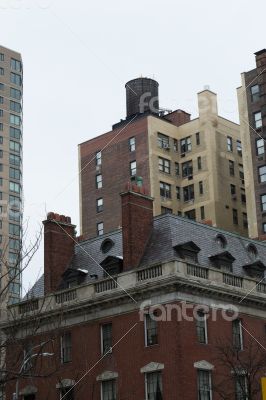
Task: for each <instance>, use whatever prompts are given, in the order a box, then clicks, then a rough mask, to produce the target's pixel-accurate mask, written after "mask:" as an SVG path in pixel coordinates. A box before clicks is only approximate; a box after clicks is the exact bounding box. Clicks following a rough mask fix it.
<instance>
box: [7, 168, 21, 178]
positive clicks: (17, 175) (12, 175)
mask: <svg viewBox="0 0 266 400" xmlns="http://www.w3.org/2000/svg"><path fill="white" fill-rule="evenodd" d="M9 178H11V179H17V180H19V179H20V178H21V173H20V170H19V169H16V168H12V167H10V168H9Z"/></svg>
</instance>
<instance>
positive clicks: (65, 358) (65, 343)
mask: <svg viewBox="0 0 266 400" xmlns="http://www.w3.org/2000/svg"><path fill="white" fill-rule="evenodd" d="M71 353H72V341H71V333H70V332H66V333H64V334H63V335H62V336H61V361H62V363H68V362H70V361H71V359H72V354H71Z"/></svg>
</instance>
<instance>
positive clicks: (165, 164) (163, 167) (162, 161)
mask: <svg viewBox="0 0 266 400" xmlns="http://www.w3.org/2000/svg"><path fill="white" fill-rule="evenodd" d="M170 165H171V164H170V160H167V159H166V158H161V157H159V171H161V172H165V173H166V174H170V172H171V171H170Z"/></svg>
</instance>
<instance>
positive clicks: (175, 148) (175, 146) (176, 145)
mask: <svg viewBox="0 0 266 400" xmlns="http://www.w3.org/2000/svg"><path fill="white" fill-rule="evenodd" d="M174 151H175V152H177V151H178V140H177V139H174Z"/></svg>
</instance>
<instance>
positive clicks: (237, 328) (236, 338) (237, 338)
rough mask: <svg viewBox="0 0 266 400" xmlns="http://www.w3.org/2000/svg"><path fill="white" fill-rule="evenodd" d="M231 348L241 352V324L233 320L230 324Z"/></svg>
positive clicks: (238, 320)
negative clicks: (231, 334)
mask: <svg viewBox="0 0 266 400" xmlns="http://www.w3.org/2000/svg"><path fill="white" fill-rule="evenodd" d="M232 332H233V346H234V348H235V349H236V350H243V335H242V322H241V320H240V319H235V320H234V321H233V322H232Z"/></svg>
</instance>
